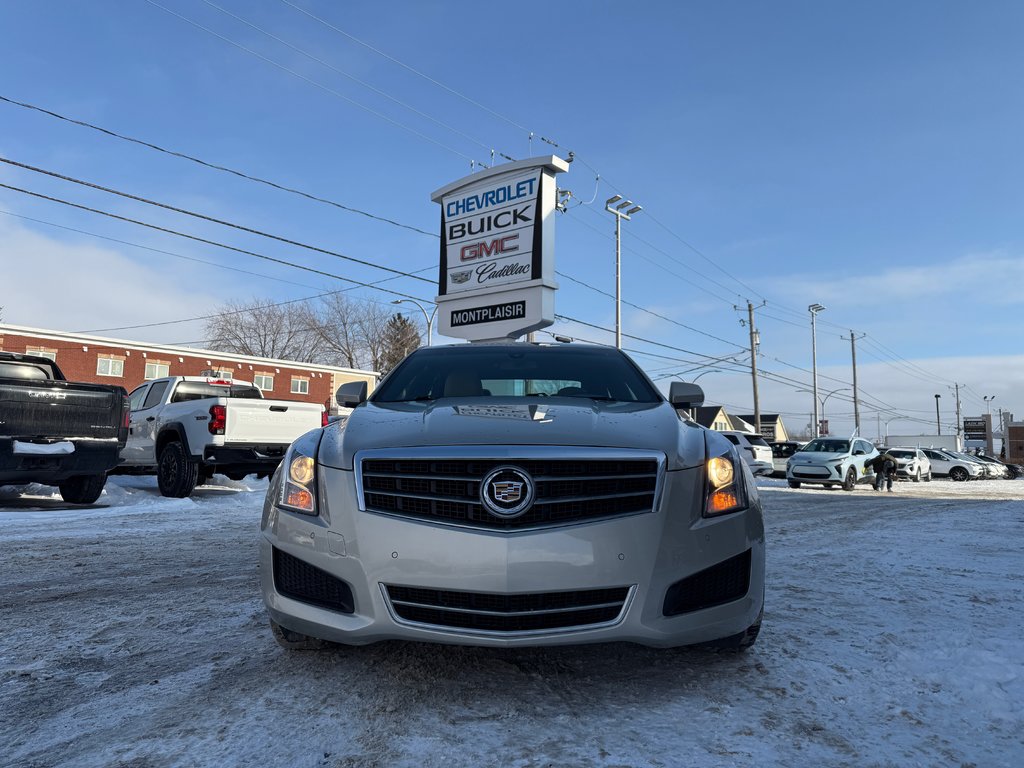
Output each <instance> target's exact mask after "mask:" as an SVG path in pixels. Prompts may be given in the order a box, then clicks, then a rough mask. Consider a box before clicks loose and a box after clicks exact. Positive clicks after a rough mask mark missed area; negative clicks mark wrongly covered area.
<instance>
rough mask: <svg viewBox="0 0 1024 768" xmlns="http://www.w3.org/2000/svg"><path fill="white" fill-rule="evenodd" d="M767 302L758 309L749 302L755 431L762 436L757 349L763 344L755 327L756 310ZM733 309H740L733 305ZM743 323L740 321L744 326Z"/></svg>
mask: <svg viewBox="0 0 1024 768" xmlns="http://www.w3.org/2000/svg"><path fill="white" fill-rule="evenodd" d="M765 303H766V302H763V301H762V302H761V303H760V304H758V305H757V306H756V307H755V306H754V305H753V304H752V303H751V302H750V301H749V300H747V326H748V327H749V328H750V376H751V378H752V379H753V381H754V429H755V430H756V431H757V434H759V435H760V434H761V401H760V398H759V397H758V394H757V348H758V346H760V344H761V334H760V332H759V331H758V330H757V328H755V327H754V310H755V309H760V308H761V307H763V306H764V305H765ZM733 309H736V310H738V309H739V307H737V306H735V305H733ZM742 323H743V321H742V320H740V324H741V325H742Z"/></svg>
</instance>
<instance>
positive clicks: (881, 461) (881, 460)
mask: <svg viewBox="0 0 1024 768" xmlns="http://www.w3.org/2000/svg"><path fill="white" fill-rule="evenodd" d="M864 466H867V467H871V469H872V470H874V473H875V490H876V491H880V490H882V483H883V482H884V483H886V484H887V487H886V490H887V491H888V492H889V493H892V479H893V478H894V477H895V476H896V457H895V456H893V455H892V454H891V453H889V452H888V451H882V453H880V454H878V455H877V456H875V458H873V459H871V460H870V461H865V462H864Z"/></svg>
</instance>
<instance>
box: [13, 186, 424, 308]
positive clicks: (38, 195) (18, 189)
mask: <svg viewBox="0 0 1024 768" xmlns="http://www.w3.org/2000/svg"><path fill="white" fill-rule="evenodd" d="M0 188H3V189H9V190H11V191H13V192H20V193H22V194H24V195H29V196H31V197H36V198H39V199H41V200H49V201H50V202H53V203H60V204H61V205H66V206H68V207H70V208H77V209H78V210H80V211H87V212H88V213H95V214H98V215H100V216H106V217H108V218H111V219H116V220H118V221H126V222H128V223H130V224H136V225H138V226H140V227H146V228H148V229H152V230H156V231H157V232H165V233H167V234H169V235H174V236H176V237H183V238H186V239H188V240H194V241H195V242H197V243H205V244H207V245H213V246H216V247H217V248H224V249H225V250H229V251H234V252H235V253H241V254H245V255H246V256H252V257H254V258H257V259H263V260H264V261H270V262H273V263H275V264H281V265H284V266H287V267H292V268H294V269H301V270H303V271H305V272H312V273H313V274H317V275H321V276H323V277H330V278H333V279H335V280H344V281H345V282H347V283H354V284H355V285H359V286H362V287H364V288H373V289H374V290H377V291H382V292H384V293H390V294H391V295H393V296H401V297H402V298H406V299H416V300H417V301H423V302H426V301H429V299H424V298H422V297H419V296H412V295H410V294H408V293H401V292H399V291H392V290H391V289H389V288H381V287H379V286H376V285H373V284H372V283H363V282H360V281H359V280H353V279H352V278H349V277H342V276H341V275H335V274H333V273H331V272H325V271H323V270H320V269H314V268H313V267H306V266H303V265H302V264H296V263H294V262H291V261H286V260H285V259H278V258H275V257H273V256H267V255H266V254H262V253H256V252H255V251H248V250H246V249H244V248H237V247H235V246H233V245H227V244H226V243H219V242H217V241H216V240H208V239H206V238H204V237H199V236H198V235H190V234H188V233H185V232H179V231H178V230H175V229H170V228H168V227H161V226H159V225H157V224H150V223H148V222H145V221H139V220H138V219H132V218H129V217H127V216H120V215H118V214H116V213H110V212H109V211H103V210H100V209H99V208H90V207H89V206H86V205H81V204H80V203H72V202H71V201H69V200H63V199H61V198H59V197H52V196H50V195H44V194H42V193H41V192H33V191H31V190H28V189H22V188H21V187H15V186H12V185H10V184H3V183H0Z"/></svg>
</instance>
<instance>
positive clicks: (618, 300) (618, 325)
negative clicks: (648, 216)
mask: <svg viewBox="0 0 1024 768" xmlns="http://www.w3.org/2000/svg"><path fill="white" fill-rule="evenodd" d="M620 200H622V195H612V196H611V197H609V198H608V199H607V200H606V201H605V204H604V209H605V210H606V211H608V213H610V214H612V215H613V216H614V217H615V348H616V349H622V220H623V219H625V220H626V221H629V217H630V216H632V215H633V214H634V213H640V211H642V210H643V208H641V207H640V206H639V205H633V201H632V200H622V202H621V203H620V202H619V201H620ZM612 206H615V207H614V208H613V207H612ZM626 209H628V210H626Z"/></svg>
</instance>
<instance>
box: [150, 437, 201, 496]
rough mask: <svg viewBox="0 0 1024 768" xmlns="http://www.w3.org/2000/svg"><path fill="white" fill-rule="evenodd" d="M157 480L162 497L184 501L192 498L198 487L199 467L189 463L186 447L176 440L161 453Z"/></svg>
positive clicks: (192, 462)
mask: <svg viewBox="0 0 1024 768" xmlns="http://www.w3.org/2000/svg"><path fill="white" fill-rule="evenodd" d="M156 480H157V485H159V486H160V494H161V495H162V496H170V497H172V498H175V499H184V498H185V497H186V496H190V495H191V494H192V491H193V490H194V489H195V487H196V482H197V481H198V480H199V465H198V464H197V463H196V462H194V461H189V459H188V456H186V455H185V447H184V446H183V445H182V444H181V443H179V442H178V441H177V440H175V441H174V442H171V443H168V444H167V445H165V446H164V449H163V450H162V451H160V463H159V465H158V466H157V471H156Z"/></svg>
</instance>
